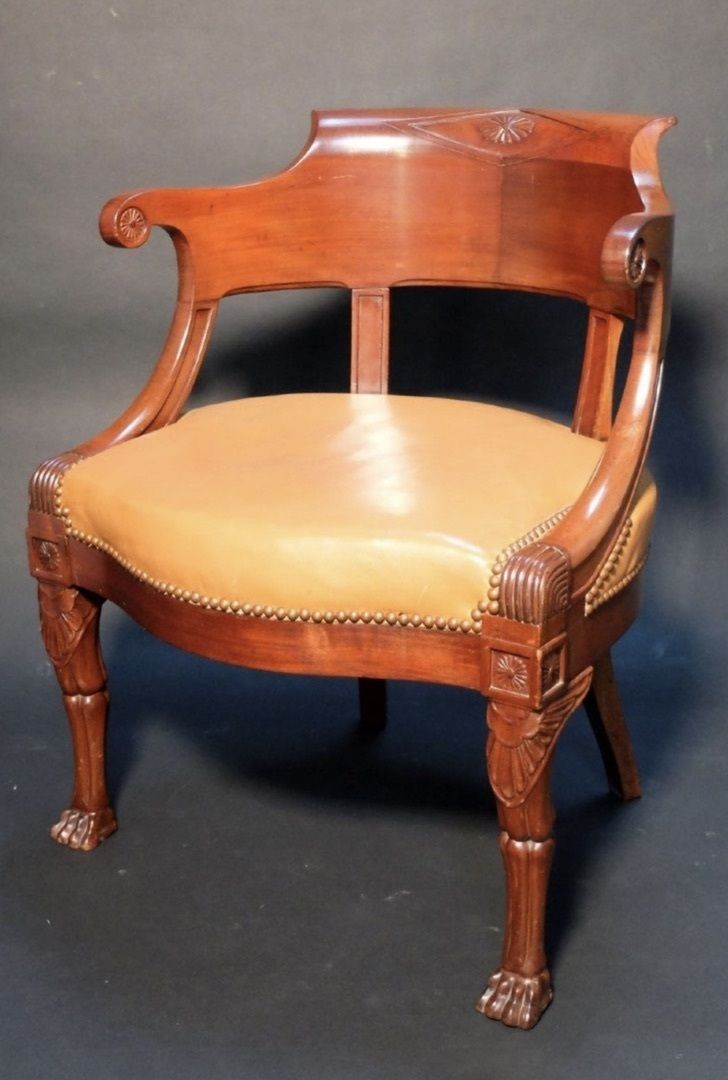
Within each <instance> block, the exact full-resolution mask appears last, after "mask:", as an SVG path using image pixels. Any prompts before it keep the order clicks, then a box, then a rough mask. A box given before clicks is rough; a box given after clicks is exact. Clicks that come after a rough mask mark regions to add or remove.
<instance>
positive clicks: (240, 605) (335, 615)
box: [53, 459, 647, 634]
mask: <svg viewBox="0 0 728 1080" xmlns="http://www.w3.org/2000/svg"><path fill="white" fill-rule="evenodd" d="M81 460H84V459H81ZM78 464H80V461H77V462H74V463H73V464H72V465H71V466H69V468H68V469H66V470H65V471H64V473H63V474H62V475H61V476H60V477H59V478H58V484H57V487H56V491H55V495H54V498H53V504H54V507H55V513H56V515H57V516H58V517H60V518H61V519H62V520H63V524H64V527H65V530H66V533H67V534H68V535H69V536H72V537H73V538H74V540H80V541H81V542H82V543H84V544H87V545H88V546H89V547H93V548H97V549H98V550H99V551H103V552H104V553H105V554H106V555H110V556H111V557H112V558H113V559H115V560H116V562H118V563H119V564H120V566H122V567H123V568H124V569H125V570H126V571H128V572H129V573H130V574H132V575H133V576H134V577H135V578H137V580H139V581H141V582H143V584H145V585H149V586H150V587H151V588H153V589H156V590H158V591H159V592H161V593H162V594H163V595H165V596H171V597H173V598H174V599H175V600H181V601H183V602H184V603H188V604H193V605H194V606H196V607H204V608H207V609H208V610H212V611H224V612H228V613H230V614H233V615H242V616H253V617H255V618H262V619H268V620H272V621H276V620H278V621H281V622H286V621H287V622H312V623H322V622H324V623H327V624H332V623H334V622H337V623H340V624H343V623H352V624H356V623H364V624H365V625H368V624H370V623H372V622H373V623H375V624H377V625H383V624H384V623H386V624H388V625H389V626H402V627H412V628H414V629H423V630H439V631H441V632H442V631H444V632H450V633H452V632H456V633H464V634H480V632H481V630H482V625H481V624H482V621H483V615H484V614H486V613H487V614H489V615H497V614H499V612H500V604H499V596H500V581H501V576H502V574H503V569H504V567H505V564H506V562H507V561H508V559H509V558H510V556H511V555H512V554H513V553H514V552H516V551H520V550H521V548H524V547H526V546H527V545H528V544H531V543H533V542H534V541H536V540H539V539H541V537H542V536H544V535H545V534H546V533H547V532H549V531H550V530H551V529H552V528H553V527H554V526H555V525H556V524H558V522H559V521H561V520H562V518H564V517H565V516H566V514H567V513H568V512H569V510H570V509H571V508H570V507H568V506H567V507H565V508H564V509H563V510H559V511H558V513H556V514H552V516H551V517H549V518H547V519H546V520H545V521H542V522H541V523H540V524H539V525H536V526H535V527H534V528H533V529H530V530H529V531H528V532H527V533H524V534H523V536H521V537H519V539H518V540H515V541H514V542H513V543H511V544H509V545H508V547H505V548H503V550H502V551H501V552H500V553H499V555H498V556H497V557H496V560H495V562H494V563H493V567H492V569H491V574H490V579H489V582H488V584H489V589H488V596H487V599H483V600H479V601H478V603H477V605H476V607H474V608H473V610H472V611H471V613H470V618H469V619H456V618H449V619H448V618H446V617H445V616H444V615H417V614H414V615H410V614H407V613H406V612H394V611H390V612H382V611H376V612H369V611H337V612H333V611H324V612H321V611H313V612H312V611H309V610H308V609H307V608H301V609H298V608H283V607H279V608H274V607H272V606H271V605H265V606H264V605H263V604H252V603H250V602H241V601H240V600H227V599H225V598H222V599H220V598H218V597H208V596H205V595H202V594H200V593H198V592H192V591H190V590H189V589H182V588H180V586H175V585H172V584H169V583H168V582H165V581H160V580H158V579H156V578H153V577H151V575H150V574H148V573H147V572H146V571H144V570H142V569H141V568H140V567H138V566H135V565H134V564H133V563H132V562H130V560H129V559H127V558H126V557H125V556H124V555H122V554H121V552H119V551H117V550H116V549H115V548H114V547H112V545H111V544H108V543H107V542H106V541H105V540H101V539H99V538H98V537H96V536H87V535H86V533H84V532H83V531H82V530H80V529H77V528H75V527H74V525H73V523H72V521H71V511H70V509H69V508H68V507H67V506H64V505H63V490H62V489H63V480H64V479H65V476H66V474H67V473H68V472H70V470H71V469H72V468H75V466H76V465H78ZM627 526H629V528H627ZM631 528H632V523H631V521H630V520H629V519H628V520H627V522H626V523H625V527H624V528H623V530H622V533H620V537H619V540H618V542H617V544H616V545H615V549H614V552H613V554H614V553H616V559H615V560H614V561H613V562H612V558H613V554H612V555H610V557H609V559H608V560H607V562H606V563H605V565H604V567H603V568H602V570H601V571H600V574H599V576H598V577H597V579H596V581H595V583H594V586H593V587H592V589H590V591H589V592H588V593H587V601H586V611H587V614H588V613H589V612H591V611H593V610H594V609H595V608H596V607H598V606H599V604H602V603H604V602H605V601H606V600H608V599H610V598H611V596H613V595H614V593H616V592H618V591H619V590H620V589H622V588H625V587H626V586H627V585H628V584H629V583H630V581H632V580H633V578H634V577H636V575H637V573H638V572H639V571H640V570H641V569H642V566H643V565H644V563H645V562H646V559H647V556H645V558H644V559H643V560H642V561H641V562H640V564H639V566H637V567H636V568H635V569H634V570H633V571H631V572H630V574H629V575H627V577H626V578H624V579H623V580H622V581H620V582H618V583H617V585H616V586H614V587H612V588H611V589H608V590H606V591H602V589H603V586H604V585H605V584H606V582H607V580H608V578H609V577H611V575H612V573H613V572H614V569H615V568H616V562H617V559H618V558H619V556H620V555H621V553H622V551H623V549H624V546H625V544H626V542H627V539H628V538H629V533H630V531H631ZM625 532H626V535H624V539H623V542H622V543H621V546H620V541H622V537H623V534H624V533H625ZM617 548H618V550H617Z"/></svg>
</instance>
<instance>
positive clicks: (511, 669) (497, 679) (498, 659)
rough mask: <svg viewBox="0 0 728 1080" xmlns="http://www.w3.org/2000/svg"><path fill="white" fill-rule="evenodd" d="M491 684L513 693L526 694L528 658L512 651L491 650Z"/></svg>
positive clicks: (527, 686) (527, 687)
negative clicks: (516, 654)
mask: <svg viewBox="0 0 728 1080" xmlns="http://www.w3.org/2000/svg"><path fill="white" fill-rule="evenodd" d="M490 682H491V686H493V687H495V688H496V689H498V690H508V691H510V692H511V693H513V694H524V695H526V696H528V689H529V682H530V680H529V674H528V660H527V659H526V658H525V657H523V656H515V655H514V654H513V653H506V652H499V651H497V650H495V649H494V650H493V653H492V658H491V676H490Z"/></svg>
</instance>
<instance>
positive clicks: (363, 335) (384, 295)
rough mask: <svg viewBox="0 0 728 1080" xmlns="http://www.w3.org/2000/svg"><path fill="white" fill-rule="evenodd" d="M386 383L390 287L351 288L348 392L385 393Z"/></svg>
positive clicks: (387, 377)
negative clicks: (349, 390) (349, 389)
mask: <svg viewBox="0 0 728 1080" xmlns="http://www.w3.org/2000/svg"><path fill="white" fill-rule="evenodd" d="M388 385H389V289H374V288H371V289H369V288H368V289H352V291H351V392H352V394H386V393H387V387H388Z"/></svg>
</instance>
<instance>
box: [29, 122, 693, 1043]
mask: <svg viewBox="0 0 728 1080" xmlns="http://www.w3.org/2000/svg"><path fill="white" fill-rule="evenodd" d="M672 123H674V120H673V118H671V117H667V118H651V117H643V116H623V115H615V114H607V113H604V114H596V113H577V112H568V113H567V112H552V111H543V110H540V111H537V110H529V109H524V110H517V109H498V110H452V109H451V110H439V111H427V110H422V109H418V110H407V111H405V110H380V111H361V112H328V113H314V116H313V124H312V129H311V134H310V137H309V141H308V143H307V145H306V147H305V148H304V150H303V151H302V153H301V154H300V155H299V157H298V158H297V159H296V160H295V161H294V162H293V163H292V164H291V165H290V166H289V167H288V168H287V169H284V170H283V171H282V172H280V173H278V174H277V175H275V176H273V177H270V178H268V179H266V180H261V181H259V182H257V183H253V184H247V185H244V186H242V187H227V188H205V189H178V190H175V189H158V190H147V191H135V192H131V193H127V194H124V195H121V196H118V197H117V198H115V199H112V200H111V201H110V202H109V203H107V205H106V206H105V207H104V209H103V211H102V214H101V222H100V227H101V232H102V235H103V237H104V239H106V240H107V241H108V242H109V243H111V244H114V245H117V246H120V247H126V248H136V247H139V246H141V245H142V244H143V243H145V241H146V239H147V237H148V235H149V232H150V229H151V228H152V227H153V226H155V225H157V226H160V227H161V228H163V229H165V230H166V231H167V232H168V234H169V235H170V237H171V239H172V242H173V244H174V247H175V251H176V255H177V263H178V270H179V286H178V297H177V304H176V307H175V311H174V314H173V318H172V323H171V327H170V331H169V335H168V338H167V341H166V344H165V346H164V348H163V350H162V353H161V356H160V359H159V361H158V363H157V366H156V368H155V369H154V371H153V372H152V374H151V376H150V378H149V380H148V382H147V384H146V386H145V387H144V388H143V389H142V391H141V393H140V394H139V396H138V397H137V398H136V399H135V401H134V402H132V404H131V405H130V406H129V407H128V408H127V409H126V410H125V411H124V412H123V413H122V414H121V416H120V417H119V418H118V419H117V420H116V421H114V422H113V423H112V424H111V425H110V426H109V427H107V428H106V429H105V430H104V431H102V432H101V433H100V434H98V435H96V436H94V437H93V438H91V439H89V440H88V441H87V442H85V443H83V444H81V445H80V446H78V447H76V448H75V449H73V450H71V451H70V452H67V453H65V454H61V455H59V456H57V457H55V458H52V459H50V460H49V461H47V462H44V463H43V464H42V465H41V466H39V468H38V469H37V470H36V472H35V474H34V476H33V479H32V481H31V487H30V506H31V509H30V514H29V523H28V551H29V560H30V568H31V573H32V574H33V575H34V576H35V577H36V578H37V579H38V582H39V590H40V596H41V625H42V630H43V635H44V640H45V643H46V647H47V649H48V652H49V655H50V657H51V660H52V661H53V663H54V665H55V668H56V672H57V674H58V678H59V681H60V683H61V688H62V691H63V694H64V701H65V704H66V708H67V711H68V715H69V719H70V721H71V728H72V736H73V743H74V753H75V763H76V783H75V788H74V792H73V795H72V799H71V806H70V807H69V809H68V810H67V811H65V812H64V815H63V816H62V818H61V821H60V822H59V823H58V825H57V826H55V827H54V830H53V835H54V837H55V838H56V839H58V840H59V841H61V842H62V843H66V844H67V845H68V846H71V847H79V848H84V849H88V848H90V847H93V846H95V844H97V843H98V842H99V841H100V840H101V839H103V838H104V836H107V835H108V834H109V833H110V832H111V831H113V829H114V828H115V821H114V818H113V811H112V810H111V808H110V806H109V803H108V799H107V795H106V790H105V784H104V779H103V739H104V726H105V719H106V705H107V694H106V689H105V673H104V670H103V663H102V661H101V657H100V654H99V651H98V636H97V634H98V613H99V610H100V606H101V603H102V601H103V600H104V599H110V600H113V601H115V602H116V603H118V604H120V605H121V606H123V607H124V609H125V610H126V611H128V612H129V614H130V615H131V616H132V617H133V618H134V619H136V620H137V621H138V622H139V623H140V624H141V625H143V626H145V627H147V629H149V630H151V631H152V632H153V633H155V634H157V635H158V636H159V637H161V638H164V639H165V640H167V641H169V642H172V643H173V644H176V645H178V646H179V647H181V648H184V649H188V650H190V651H192V652H196V653H199V654H201V655H204V656H209V657H212V658H215V659H218V660H226V661H229V662H232V663H239V664H245V665H248V666H251V667H261V668H267V669H270V670H274V671H289V672H310V673H316V674H331V675H350V676H354V677H357V678H358V679H359V694H360V708H361V716H362V725H363V727H364V729H365V730H367V731H368V732H370V733H372V732H375V731H377V730H381V728H382V727H383V725H384V719H385V701H386V686H385V680H386V679H392V678H401V679H418V680H423V681H435V682H442V683H448V684H451V685H459V686H464V687H469V688H472V689H474V690H477V691H479V692H481V693H482V694H483V695H485V696H486V697H487V698H488V699H489V705H488V711H487V721H488V730H489V735H488V750H487V758H488V772H489V777H490V780H491V783H492V786H493V789H494V792H495V795H496V800H497V804H498V816H499V820H500V823H501V828H502V830H503V831H502V836H501V850H502V853H503V858H504V862H505V867H506V879H507V929H506V936H505V945H504V954H503V957H502V962H501V966H500V967H499V968H498V970H497V972H496V974H495V975H494V976H493V978H492V979H491V981H490V983H489V986H488V988H487V989H486V991H485V993H484V995H483V997H482V999H481V1001H480V1003H479V1005H478V1008H480V1009H481V1011H483V1012H484V1013H486V1014H487V1015H489V1016H492V1017H495V1018H497V1019H501V1020H503V1021H504V1022H505V1023H507V1024H511V1025H515V1026H519V1027H524V1028H525V1027H531V1026H532V1025H533V1024H534V1023H535V1022H536V1021H537V1020H538V1017H539V1015H540V1014H541V1012H542V1011H543V1009H544V1008H545V1007H546V1005H547V1004H548V1002H549V1001H550V999H551V987H550V979H549V975H548V970H547V964H546V957H545V954H544V949H543V923H544V908H545V898H546V882H547V877H548V868H549V864H550V861H551V854H552V850H553V843H554V841H553V838H552V834H551V829H552V823H553V808H552V804H551V798H550V792H549V774H550V768H551V761H552V756H553V753H554V749H555V747H556V744H557V741H558V736H559V734H560V732H561V731H562V730H563V727H564V725H565V723H566V721H567V719H568V717H569V715H570V714H571V713H572V712H573V711H574V710H575V709H576V708H577V707H578V705H579V704H580V702H581V701H582V699H583V698H584V697H585V695H587V694H588V696H587V706H588V710H589V715H590V719H591V721H592V724H593V726H594V728H595V732H596V734H597V738H598V741H599V744H600V747H601V749H602V753H603V754H604V757H605V764H606V767H607V773H608V776H609V779H610V783H611V784H612V786H613V787H615V788H616V789H617V790H618V791H619V793H620V794H621V795H622V796H623V797H625V798H631V797H634V795H636V794H638V792H639V788H638V782H637V776H636V770H635V767H634V761H633V757H632V752H631V748H630V745H629V741H628V736H627V735H626V728H625V726H624V720H623V717H622V714H621V711H620V709H619V705H618V699H617V697H616V689H615V686H614V681H613V673H612V669H611V663H610V661H609V648H610V646H611V645H612V644H613V643H614V642H615V641H616V640H617V639H618V637H619V636H620V635H621V634H622V633H624V631H625V630H626V629H627V627H628V626H629V625H630V623H631V622H632V620H633V619H634V618H635V616H636V614H637V609H638V602H639V579H638V578H636V579H635V580H633V581H632V582H631V583H629V584H628V585H627V586H626V587H625V588H624V589H623V590H622V591H621V592H619V593H617V594H616V595H615V596H613V597H612V598H610V599H609V600H608V601H607V602H606V603H604V604H602V605H601V606H598V607H596V606H594V605H593V604H592V603H591V600H592V597H593V593H592V592H591V590H592V589H593V586H594V583H595V581H596V580H597V578H598V575H599V573H600V570H601V568H602V567H603V565H604V563H605V560H606V559H608V557H609V554H610V552H611V550H612V549H613V547H614V545H615V543H617V541H618V539H619V537H620V533H621V530H622V528H623V525H624V522H625V519H626V517H627V515H628V513H629V509H630V504H631V501H632V498H633V495H634V492H635V489H636V486H637V484H638V482H639V479H640V475H641V472H642V467H643V464H644V459H645V455H646V453H647V448H648V445H649V439H650V434H651V430H652V425H653V420H654V413H655V407H656V403H657V395H658V389H659V380H660V371H661V365H662V360H663V355H664V349H665V341H666V337H667V330H668V320H669V287H670V253H671V239H672V212H671V207H670V204H669V201H668V199H667V197H666V195H665V193H664V191H663V189H662V185H661V182H660V177H659V170H658V166H657V143H658V140H659V137H660V135H661V134H662V133H663V131H665V130H666V128H667V127H669V126H670V125H671V124H672ZM405 284H429V285H468V286H479V287H490V288H506V289H521V290H530V291H535V292H542V293H547V294H551V295H555V296H569V297H573V298H576V299H578V300H581V301H582V302H583V303H584V304H586V305H587V306H588V308H589V321H588V332H587V340H586V345H585V353H584V365H583V370H582V376H581V381H580V385H579V391H578V396H577V401H576V407H575V412H574V421H573V426H574V429H575V430H576V431H578V432H580V433H582V434H588V435H591V436H593V437H595V438H598V439H601V440H604V442H605V449H604V455H603V457H602V459H601V461H600V463H599V465H598V467H597V468H596V470H595V472H594V474H593V475H592V477H591V479H590V480H589V482H588V484H587V485H586V487H585V489H584V491H583V493H582V495H581V496H580V497H579V498H578V499H577V500H576V502H575V504H574V505H573V507H572V508H571V509H570V510H569V512H568V513H566V514H565V515H564V516H563V517H562V518H561V520H559V521H558V523H557V524H556V525H555V526H554V527H553V528H552V529H551V530H550V531H549V532H548V535H547V536H545V537H541V538H540V539H538V540H536V541H534V542H533V543H530V544H528V545H527V546H525V547H522V548H520V549H519V550H516V551H514V552H512V553H511V554H510V556H509V557H508V558H507V559H506V560H505V562H504V564H503V565H499V566H498V567H497V574H495V576H494V579H493V583H492V585H491V590H490V592H489V594H488V597H489V598H488V601H487V602H485V605H484V608H483V610H482V619H481V620H478V627H479V631H478V632H470V633H460V632H455V631H452V632H451V631H450V630H448V629H447V628H433V629H428V628H424V627H413V626H411V625H398V624H397V623H395V624H394V625H388V624H386V623H385V624H384V625H374V624H370V625H362V624H360V623H359V624H356V625H354V624H352V623H351V622H348V621H347V618H346V616H345V615H343V613H342V618H341V619H340V620H338V619H334V620H333V621H332V622H331V623H330V624H329V623H321V624H311V623H303V622H296V621H289V620H288V619H287V618H286V617H283V618H278V619H266V618H265V617H262V618H248V617H240V615H237V616H234V615H232V614H231V613H229V612H226V611H220V610H210V609H209V608H203V607H200V606H198V605H195V604H192V603H186V602H183V601H182V600H180V599H178V598H176V597H175V596H173V595H170V594H168V593H166V592H164V591H163V590H157V589H154V588H152V587H151V586H150V585H148V584H144V583H142V582H141V581H139V580H138V579H137V578H135V577H133V576H132V575H131V574H130V573H129V572H127V571H126V570H125V569H123V568H122V566H121V565H120V564H119V563H118V562H116V561H115V560H114V559H113V558H112V557H111V556H110V555H109V554H107V553H104V552H102V551H99V550H97V549H95V548H93V547H91V546H89V545H88V544H85V543H82V542H81V541H80V540H78V539H75V538H72V537H70V536H69V535H67V533H66V531H65V528H64V523H63V520H62V517H61V516H60V509H61V507H60V505H59V504H58V503H57V489H58V483H59V480H60V479H61V478H62V476H63V474H64V472H65V471H66V470H67V469H68V468H70V467H72V466H73V464H74V463H75V462H77V461H79V460H81V459H83V458H84V457H87V456H89V455H92V454H95V453H98V452H100V451H102V450H104V449H107V448H109V447H112V446H114V445H117V444H118V443H121V442H124V441H125V440H128V439H132V438H136V437H137V436H139V435H141V434H143V433H145V432H150V431H154V430H156V429H158V428H161V427H164V426H165V425H167V424H170V423H173V422H174V421H175V420H176V419H177V417H178V416H179V415H180V412H181V411H182V409H183V407H184V405H185V402H186V400H187V397H188V395H189V393H190V390H191V388H192V386H193V384H194V381H195V378H196V376H197V372H198V370H199V367H200V364H201V362H202V359H203V357H204V353H205V350H206V347H207V343H208V341H209V337H210V333H211V330H212V327H213V324H214V319H215V314H216V311H217V306H218V304H219V301H220V299H221V298H222V297H224V296H227V295H230V294H233V293H239V292H245V291H250V290H260V289H284V288H290V287H307V286H323V285H334V286H340V287H343V288H348V289H350V290H351V295H352V355H351V389H352V392H358V393H386V391H387V387H388V336H389V300H390V290H391V289H392V288H393V287H396V286H399V285H405ZM626 319H634V320H635V327H634V334H633V345H632V356H631V360H630V367H629V373H628V376H627V381H626V386H625V389H624V392H623V394H622V399H621V401H620V402H619V404H618V408H617V409H616V413H615V411H614V404H613V393H614V373H615V365H616V355H617V350H618V347H619V341H620V335H621V332H622V327H623V323H624V321H625V320H626ZM292 452H293V453H295V448H292ZM486 485H487V476H486V472H485V467H484V478H483V487H484V494H485V492H486ZM590 685H591V691H590V690H589V687H590Z"/></svg>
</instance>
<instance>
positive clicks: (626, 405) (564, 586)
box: [499, 213, 673, 623]
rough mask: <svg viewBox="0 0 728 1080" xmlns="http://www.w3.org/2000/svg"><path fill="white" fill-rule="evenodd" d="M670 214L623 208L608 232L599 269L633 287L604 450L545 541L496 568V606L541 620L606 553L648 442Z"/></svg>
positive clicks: (661, 342) (563, 603) (663, 331)
mask: <svg viewBox="0 0 728 1080" xmlns="http://www.w3.org/2000/svg"><path fill="white" fill-rule="evenodd" d="M672 223H673V219H672V216H671V215H669V214H660V215H653V214H648V213H643V214H629V215H627V216H626V217H623V218H620V220H619V221H618V222H617V223H616V224H615V225H614V226H613V228H612V229H611V230H610V232H609V233H608V235H607V237H606V240H605V243H604V248H603V252H602V273H603V276H604V278H605V280H606V281H607V282H608V283H610V284H621V285H624V284H625V282H626V283H627V284H628V285H629V286H630V287H631V288H633V289H635V290H637V305H636V307H637V310H636V319H635V330H634V338H633V346H632V357H631V361H630V367H629V373H628V376H627V381H626V384H625V388H624V393H623V395H622V400H621V403H620V406H619V410H618V412H617V416H616V419H615V422H614V426H613V428H612V431H611V433H610V436H609V438H608V440H607V443H606V446H605V450H604V454H603V455H602V457H601V459H600V461H599V464H598V465H597V467H596V469H595V471H594V473H593V474H592V476H591V478H590V480H589V482H588V483H587V485H586V487H585V489H584V491H583V492H582V493H581V495H580V496H579V498H578V499H577V501H576V502H575V503H574V505H573V507H572V508H571V510H570V511H569V513H568V514H566V516H565V517H564V518H563V519H562V520H561V521H560V522H559V523H558V525H556V527H555V528H554V529H553V530H552V531H551V532H550V533H549V535H548V539H547V541H544V542H541V543H536V544H531V545H529V546H528V547H526V548H523V549H521V550H520V551H517V552H515V553H514V554H513V555H512V556H511V557H510V559H509V560H508V562H507V563H506V566H505V568H504V570H503V577H502V586H501V590H500V593H501V595H500V599H499V609H500V611H499V613H500V614H501V615H505V616H506V617H507V618H511V619H516V620H518V621H519V622H527V623H541V622H544V621H545V620H546V619H548V618H549V617H551V616H552V615H556V614H558V613H559V612H561V611H564V610H565V608H566V607H567V606H568V603H569V596H571V597H575V596H577V595H580V594H582V593H584V592H585V591H587V590H588V588H589V585H590V584H591V582H592V581H593V580H594V578H595V577H596V575H597V573H598V572H599V567H600V565H601V564H602V562H603V560H604V559H605V558H606V557H607V555H608V552H609V550H610V549H611V547H612V544H613V543H614V541H615V539H616V537H617V535H618V533H619V530H620V529H621V527H622V525H623V523H624V520H625V518H626V517H627V514H628V512H629V507H630V505H631V501H632V498H633V495H634V492H635V489H636V487H637V484H638V482H639V479H640V475H641V472H642V467H643V465H644V461H645V457H646V455H647V450H648V447H649V443H650V437H651V434H652V427H653V423H654V417H655V410H656V407H657V399H658V395H659V389H660V379H661V374H662V361H663V356H664V351H665V344H666V340H667V332H668V325H669V284H670V281H669V273H670V254H671V245H672Z"/></svg>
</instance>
